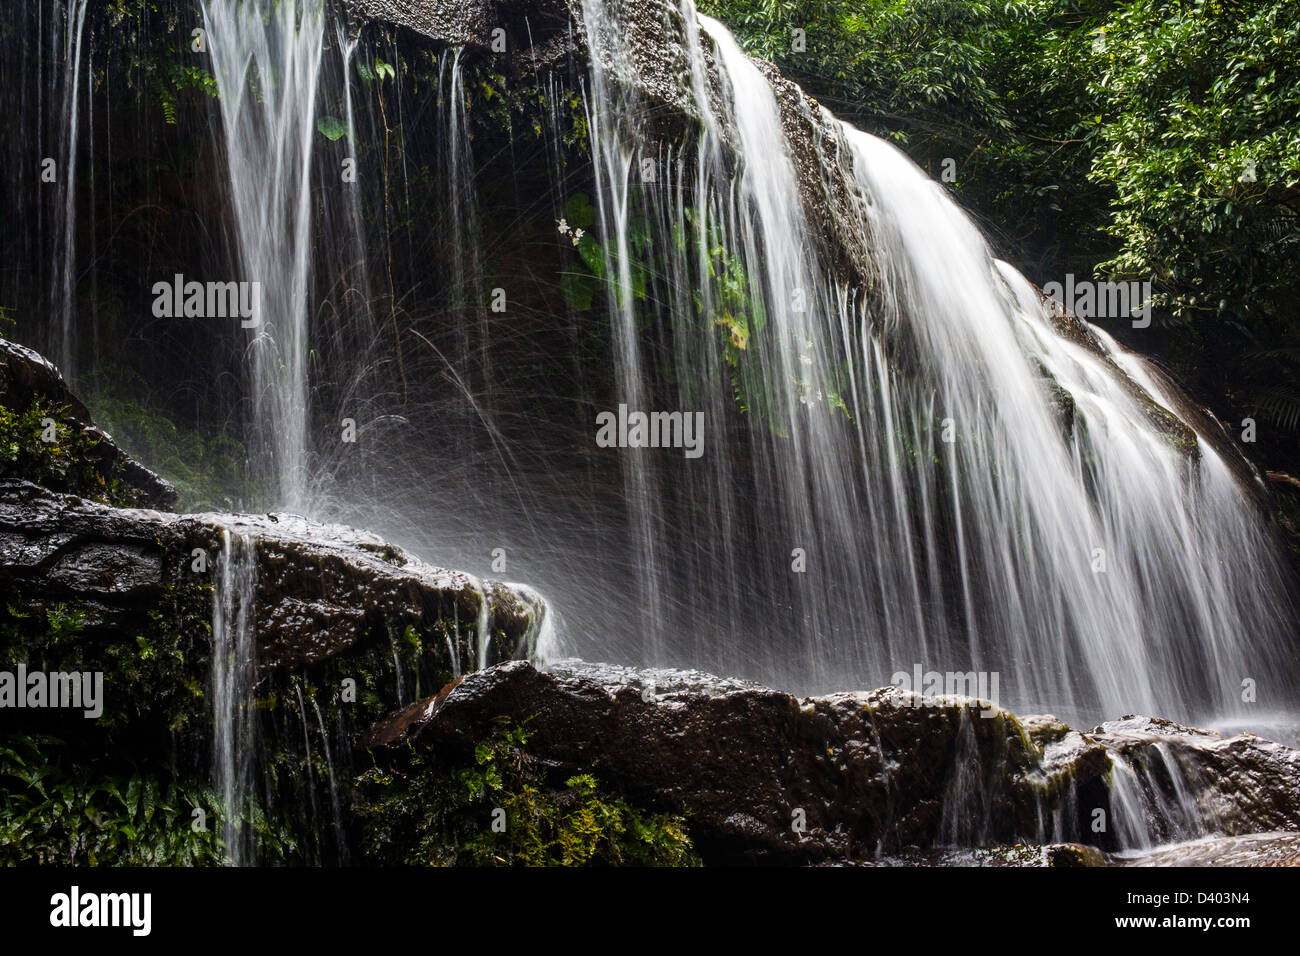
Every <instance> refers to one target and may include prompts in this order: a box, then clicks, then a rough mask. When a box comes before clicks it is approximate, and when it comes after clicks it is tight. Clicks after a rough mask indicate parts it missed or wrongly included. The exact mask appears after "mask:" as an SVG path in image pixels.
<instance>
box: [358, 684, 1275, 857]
mask: <svg viewBox="0 0 1300 956" xmlns="http://www.w3.org/2000/svg"><path fill="white" fill-rule="evenodd" d="M982 714H988V715H989V716H981V715H982ZM502 718H510V719H512V720H514V721H520V722H522V721H525V720H527V721H528V727H529V729H530V732H531V735H532V736H531V738H530V740H529V744H528V747H529V751H530V753H531V754H532V755H533V756H535V757H536V758H537V759H539V760H542V761H544V762H546V763H548V764H550V765H554V766H559V767H562V768H565V769H566V770H570V769H571V770H574V771H583V772H592V773H594V774H596V775H598V776H599V777H600V778H601V779H602V780H604V781H607V782H609V783H610V784H612V785H613V786H615V787H616V788H618V789H619V790H620V791H621V792H623V793H624V794H626V795H627V796H628V798H629V799H632V800H634V801H635V802H637V803H638V804H640V805H644V806H648V807H652V808H656V809H665V810H672V809H681V808H685V810H686V812H687V819H688V825H689V829H690V832H691V836H692V838H693V840H694V841H695V844H696V846H697V848H699V850H700V852H701V853H702V854H703V856H704V858H705V860H706V861H709V862H787V863H788V862H818V861H827V860H830V859H835V858H839V859H846V858H847V859H854V858H873V857H879V856H881V855H885V854H889V853H892V852H895V851H898V850H902V849H906V848H909V847H945V846H946V847H963V846H964V847H971V846H994V845H997V844H1013V843H1023V844H1035V845H1041V844H1058V843H1063V842H1065V841H1074V842H1082V843H1089V844H1095V845H1100V846H1102V847H1104V848H1107V849H1110V848H1113V847H1114V846H1115V841H1116V839H1117V836H1116V832H1115V830H1114V828H1107V829H1104V830H1102V831H1096V830H1094V828H1093V827H1092V826H1091V824H1092V822H1093V820H1094V819H1096V817H1095V811H1096V810H1098V809H1100V810H1103V811H1104V812H1105V813H1106V814H1108V815H1112V816H1113V814H1114V813H1116V812H1122V807H1121V803H1120V801H1118V800H1115V799H1113V794H1112V781H1113V778H1114V775H1115V772H1116V771H1115V761H1116V760H1121V761H1127V762H1132V761H1136V760H1139V759H1140V758H1141V757H1142V755H1143V754H1147V753H1148V752H1149V751H1150V748H1152V747H1153V746H1158V745H1159V743H1160V742H1161V741H1162V740H1164V739H1165V738H1166V737H1168V739H1169V741H1171V742H1172V743H1171V747H1173V749H1174V750H1175V751H1176V754H1175V757H1174V759H1175V762H1176V763H1178V765H1179V766H1181V767H1182V768H1184V769H1183V777H1182V778H1180V779H1182V780H1184V781H1186V782H1187V785H1188V786H1191V787H1194V788H1195V793H1196V796H1197V798H1198V800H1199V802H1197V803H1196V804H1195V806H1196V811H1195V814H1194V815H1195V817H1196V819H1195V820H1191V819H1183V818H1181V817H1180V816H1179V813H1181V812H1182V811H1181V809H1175V807H1174V805H1173V804H1171V803H1170V802H1169V801H1167V800H1162V799H1161V797H1160V795H1159V793H1158V792H1157V791H1159V788H1160V786H1161V781H1160V780H1159V779H1158V778H1157V777H1151V778H1149V779H1140V780H1138V782H1137V792H1139V796H1138V802H1139V803H1142V801H1143V798H1142V796H1141V793H1147V791H1148V790H1150V791H1152V792H1150V793H1147V798H1146V803H1145V804H1144V805H1149V806H1150V807H1151V808H1153V812H1154V813H1155V814H1156V816H1157V819H1154V820H1148V821H1145V822H1144V823H1143V825H1144V826H1147V827H1148V829H1147V830H1145V831H1143V833H1144V834H1145V838H1147V839H1153V838H1155V837H1160V838H1165V837H1169V838H1178V837H1184V838H1187V837H1193V836H1195V835H1197V833H1196V829H1195V828H1196V827H1198V826H1199V827H1207V828H1214V829H1215V830H1216V831H1217V832H1231V833H1240V832H1249V831H1252V830H1261V829H1282V828H1286V829H1296V828H1300V753H1297V752H1296V751H1293V750H1290V749H1289V748H1286V747H1283V746H1281V745H1279V744H1274V743H1271V742H1268V741H1262V740H1259V739H1257V738H1254V737H1250V736H1240V737H1234V738H1231V739H1224V738H1220V737H1218V736H1217V735H1214V734H1209V733H1207V732H1204V731H1195V730H1191V729H1189V728H1177V725H1172V724H1164V725H1162V726H1164V727H1168V728H1177V730H1178V732H1177V733H1171V734H1165V733H1163V732H1154V731H1153V730H1152V729H1151V727H1150V726H1148V725H1141V726H1139V725H1136V724H1133V723H1132V722H1131V720H1126V721H1125V722H1121V723H1119V724H1116V725H1106V726H1104V727H1102V728H1099V729H1098V731H1097V732H1095V733H1093V734H1086V733H1081V732H1079V731H1076V730H1074V729H1072V728H1070V727H1068V726H1066V725H1065V724H1063V723H1061V722H1060V721H1059V720H1057V719H1056V718H1052V717H1030V718H1026V719H1025V720H1023V721H1021V720H1017V719H1016V718H1015V717H1014V716H1012V715H1011V714H1009V713H1006V712H1005V711H1002V710H1000V709H999V708H996V707H994V706H992V705H990V704H987V703H982V702H979V701H973V700H969V699H965V698H955V697H945V698H920V697H918V696H917V695H914V694H911V693H909V692H904V691H902V690H899V689H897V688H885V689H881V690H876V691H871V692H868V693H841V694H831V695H827V696H824V697H813V698H806V699H803V700H799V699H796V698H794V697H792V696H790V695H788V694H784V693H781V692H779V691H776V690H772V689H769V688H765V687H760V686H757V685H753V684H748V683H745V682H741V681H735V680H727V679H722V678H716V677H711V676H710V675H707V674H701V673H698V672H693V671H687V672H683V671H672V670H634V669H629V668H622V667H613V666H609V665H597V664H586V663H582V662H576V661H562V662H557V663H555V664H553V665H552V666H551V667H550V669H549V670H548V671H540V670H538V669H536V668H535V667H533V666H532V665H531V664H529V663H526V662H523V661H515V662H510V663H506V664H502V665H499V666H496V667H493V668H490V669H489V670H487V671H483V672H479V673H474V674H470V675H467V676H466V677H464V678H463V679H462V680H460V681H459V682H457V683H456V684H454V685H452V686H449V687H448V688H445V689H444V690H443V692H442V693H441V694H439V695H437V696H436V697H432V698H429V699H427V700H424V701H420V702H417V703H415V704H412V705H411V706H409V707H407V708H405V709H403V710H401V711H399V712H397V713H395V714H393V715H391V716H390V717H389V718H388V719H387V720H385V721H383V722H381V723H380V724H379V725H377V726H376V727H375V728H373V729H372V731H371V732H370V733H369V734H368V735H367V736H366V737H365V738H364V739H363V740H362V741H361V744H360V746H361V747H362V748H363V749H365V750H369V751H370V752H371V754H372V755H373V756H374V757H375V758H376V759H377V760H379V761H381V762H382V761H384V760H392V761H402V760H405V759H407V757H408V755H409V754H410V753H411V749H410V748H411V747H413V748H414V749H415V751H418V752H422V753H429V754H432V755H433V756H434V757H435V758H438V757H441V758H443V759H447V760H453V761H454V760H455V759H457V755H463V754H465V753H469V752H472V750H473V748H474V746H475V743H476V742H477V741H479V740H481V739H483V738H484V737H485V735H488V734H489V733H490V732H491V728H492V727H494V726H495V725H496V723H497V722H498V721H499V720H500V719H502ZM408 745H409V746H408ZM1125 779H1126V780H1127V779H1128V778H1127V777H1126V778H1125ZM1123 806H1124V807H1126V806H1127V804H1124V805H1123ZM1161 813H1166V814H1167V816H1166V817H1164V818H1160V816H1159V815H1160V814H1161ZM1136 825H1137V824H1136V822H1134V827H1136ZM1189 828H1190V829H1189ZM1131 829H1133V827H1130V830H1131ZM1128 832H1129V830H1123V831H1121V833H1128ZM1035 852H1037V851H1035ZM1054 852H1055V856H1053V857H1051V859H1047V858H1044V859H1047V862H1049V863H1052V864H1053V865H1085V864H1095V863H1097V862H1098V861H1099V860H1100V857H1099V856H1098V855H1097V854H1096V853H1095V852H1089V851H1066V850H1060V851H1059V852H1056V851H1054ZM1049 856H1050V854H1049ZM1058 857H1059V859H1058Z"/></svg>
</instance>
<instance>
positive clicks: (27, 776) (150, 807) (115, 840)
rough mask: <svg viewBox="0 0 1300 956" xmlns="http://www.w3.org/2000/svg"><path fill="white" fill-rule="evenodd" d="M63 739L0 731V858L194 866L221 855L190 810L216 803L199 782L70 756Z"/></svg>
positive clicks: (7, 861) (2, 861)
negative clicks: (88, 764)
mask: <svg viewBox="0 0 1300 956" xmlns="http://www.w3.org/2000/svg"><path fill="white" fill-rule="evenodd" d="M64 748H65V745H64V744H63V742H62V741H60V740H58V739H56V738H54V737H48V736H32V735H26V734H6V735H4V736H0V866H17V865H24V866H34V865H35V866H194V865H205V864H207V865H211V864H217V863H220V862H221V860H222V847H221V840H220V838H219V836H218V835H217V833H215V832H214V831H213V830H212V829H211V828H209V829H207V830H199V831H195V830H194V829H193V827H191V825H190V823H191V816H190V813H191V810H192V809H193V808H195V807H214V806H215V805H216V796H215V794H213V793H212V792H211V790H210V789H208V788H207V787H206V786H205V785H203V784H199V783H193V782H188V783H185V784H181V783H179V782H178V781H176V780H175V779H172V778H167V779H165V780H163V781H160V780H158V779H156V778H154V777H152V776H150V775H148V774H147V773H142V772H140V771H139V770H136V769H124V770H122V771H120V772H114V773H107V774H104V773H98V772H95V771H92V770H90V769H87V768H85V767H81V766H77V765H75V764H69V762H68V761H67V760H66V758H65V756H64V754H63V750H64Z"/></svg>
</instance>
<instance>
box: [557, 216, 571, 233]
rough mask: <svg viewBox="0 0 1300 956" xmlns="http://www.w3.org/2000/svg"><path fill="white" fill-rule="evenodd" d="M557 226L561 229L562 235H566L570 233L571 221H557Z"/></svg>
mask: <svg viewBox="0 0 1300 956" xmlns="http://www.w3.org/2000/svg"><path fill="white" fill-rule="evenodd" d="M555 222H556V224H557V225H559V227H560V235H562V236H563V235H565V234H567V233H568V231H569V221H568V220H567V219H557V220H555Z"/></svg>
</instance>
